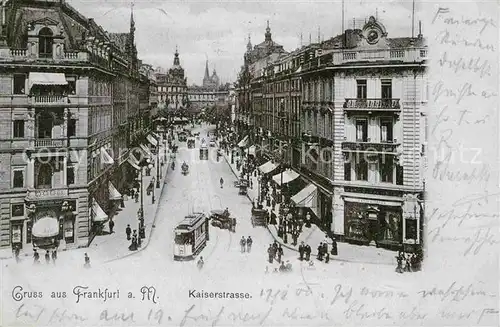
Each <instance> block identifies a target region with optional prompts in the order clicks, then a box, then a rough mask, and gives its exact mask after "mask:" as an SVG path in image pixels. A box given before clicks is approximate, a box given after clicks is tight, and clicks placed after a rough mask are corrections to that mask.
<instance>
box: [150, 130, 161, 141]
mask: <svg viewBox="0 0 500 327" xmlns="http://www.w3.org/2000/svg"><path fill="white" fill-rule="evenodd" d="M151 135H153V137H154V138H155V139H156V140H157V141H158V142H159V141H160V139H161V137H160V135H158V134H156V133H155V132H151Z"/></svg>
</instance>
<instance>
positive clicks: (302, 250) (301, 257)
mask: <svg viewBox="0 0 500 327" xmlns="http://www.w3.org/2000/svg"><path fill="white" fill-rule="evenodd" d="M304 251H305V246H304V242H300V245H299V260H300V261H302V260H304Z"/></svg>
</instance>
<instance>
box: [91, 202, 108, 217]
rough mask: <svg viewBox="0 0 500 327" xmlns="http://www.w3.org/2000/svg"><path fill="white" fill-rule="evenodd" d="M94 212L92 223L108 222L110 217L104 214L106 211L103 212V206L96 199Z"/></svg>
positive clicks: (93, 206) (93, 204)
mask: <svg viewBox="0 0 500 327" xmlns="http://www.w3.org/2000/svg"><path fill="white" fill-rule="evenodd" d="M92 211H93V212H94V214H93V215H92V221H95V222H102V221H106V220H108V215H107V214H106V213H105V212H104V210H102V208H101V206H100V205H99V203H97V201H96V200H95V199H93V203H92Z"/></svg>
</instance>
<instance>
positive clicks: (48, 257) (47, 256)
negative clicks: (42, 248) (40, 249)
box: [45, 250, 50, 264]
mask: <svg viewBox="0 0 500 327" xmlns="http://www.w3.org/2000/svg"><path fill="white" fill-rule="evenodd" d="M45 262H46V263H47V264H49V263H50V253H49V251H48V250H47V251H46V252H45Z"/></svg>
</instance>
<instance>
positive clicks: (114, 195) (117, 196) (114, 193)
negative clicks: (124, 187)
mask: <svg viewBox="0 0 500 327" xmlns="http://www.w3.org/2000/svg"><path fill="white" fill-rule="evenodd" d="M108 189H109V199H110V200H121V199H122V195H121V193H120V192H118V190H117V189H116V187H115V186H114V185H113V183H111V182H109V183H108Z"/></svg>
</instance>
